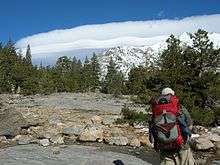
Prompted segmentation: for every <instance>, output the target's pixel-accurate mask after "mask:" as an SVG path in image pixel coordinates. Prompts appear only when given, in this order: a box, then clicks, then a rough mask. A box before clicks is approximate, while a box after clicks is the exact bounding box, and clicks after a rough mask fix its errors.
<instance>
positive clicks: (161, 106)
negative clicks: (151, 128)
mask: <svg viewBox="0 0 220 165" xmlns="http://www.w3.org/2000/svg"><path fill="white" fill-rule="evenodd" d="M162 99H164V102H161V101H163V100H162ZM151 106H152V112H153V116H154V117H156V116H158V115H161V114H162V113H163V110H166V111H167V112H170V113H173V114H174V115H177V113H179V99H178V98H177V96H176V95H161V96H159V97H158V98H157V99H154V100H152V103H151Z"/></svg>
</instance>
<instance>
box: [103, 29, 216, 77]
mask: <svg viewBox="0 0 220 165" xmlns="http://www.w3.org/2000/svg"><path fill="white" fill-rule="evenodd" d="M159 38H160V40H158V42H148V43H147V44H146V45H145V46H118V47H114V48H110V49H108V50H107V51H105V52H104V53H103V54H102V55H100V56H99V62H100V65H101V71H102V76H104V75H105V74H106V73H107V66H108V64H109V61H110V58H112V59H113V61H114V62H115V63H116V67H117V69H118V70H119V71H121V72H122V73H123V74H124V75H125V77H127V76H128V73H129V71H130V70H131V68H132V67H133V66H136V67H137V66H145V65H146V64H148V65H149V64H150V63H153V62H154V61H155V60H156V59H157V57H158V55H159V53H160V52H162V51H163V50H164V49H165V48H166V47H167V45H166V42H165V40H166V39H167V38H168V36H166V37H164V36H163V37H158V38H157V39H159ZM209 38H210V40H211V41H212V42H213V43H214V46H215V47H216V48H220V34H219V33H212V34H209ZM179 39H180V40H181V41H182V42H183V44H187V45H191V44H192V42H191V40H190V37H189V35H188V34H187V33H183V34H182V35H180V36H179ZM152 40H153V39H152Z"/></svg>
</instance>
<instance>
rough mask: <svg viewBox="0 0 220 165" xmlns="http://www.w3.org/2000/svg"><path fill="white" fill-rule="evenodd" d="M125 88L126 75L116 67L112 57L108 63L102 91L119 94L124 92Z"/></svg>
mask: <svg viewBox="0 0 220 165" xmlns="http://www.w3.org/2000/svg"><path fill="white" fill-rule="evenodd" d="M124 88H125V83H124V76H123V74H122V73H121V72H118V71H117V69H116V64H115V62H114V61H113V59H112V58H110V61H109V65H108V72H107V74H106V76H105V79H104V82H103V87H102V91H103V92H104V93H108V94H113V95H114V96H119V95H121V94H123V92H124Z"/></svg>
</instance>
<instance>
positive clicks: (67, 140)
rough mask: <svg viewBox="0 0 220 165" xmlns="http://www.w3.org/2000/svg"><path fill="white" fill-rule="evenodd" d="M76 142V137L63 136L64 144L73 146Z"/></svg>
mask: <svg viewBox="0 0 220 165" xmlns="http://www.w3.org/2000/svg"><path fill="white" fill-rule="evenodd" d="M76 140H77V136H75V135H71V136H64V143H65V144H73V143H75V142H76Z"/></svg>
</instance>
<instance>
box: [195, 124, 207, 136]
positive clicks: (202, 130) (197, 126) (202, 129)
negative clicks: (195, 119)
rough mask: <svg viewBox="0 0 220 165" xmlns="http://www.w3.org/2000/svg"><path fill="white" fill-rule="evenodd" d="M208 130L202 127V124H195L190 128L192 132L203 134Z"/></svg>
mask: <svg viewBox="0 0 220 165" xmlns="http://www.w3.org/2000/svg"><path fill="white" fill-rule="evenodd" d="M207 132H208V129H207V128H205V127H203V126H199V125H196V126H193V129H192V133H194V134H200V135H201V134H204V133H207Z"/></svg>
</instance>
